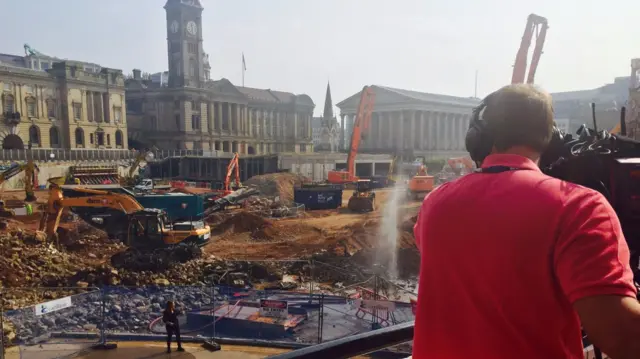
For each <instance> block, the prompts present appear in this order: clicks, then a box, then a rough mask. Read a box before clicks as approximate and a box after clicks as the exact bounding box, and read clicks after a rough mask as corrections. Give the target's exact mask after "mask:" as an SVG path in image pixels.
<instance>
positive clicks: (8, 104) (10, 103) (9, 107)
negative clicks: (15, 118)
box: [2, 95, 15, 113]
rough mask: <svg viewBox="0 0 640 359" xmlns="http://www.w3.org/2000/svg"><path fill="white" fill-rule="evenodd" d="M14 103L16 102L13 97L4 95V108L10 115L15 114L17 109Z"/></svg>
mask: <svg viewBox="0 0 640 359" xmlns="http://www.w3.org/2000/svg"><path fill="white" fill-rule="evenodd" d="M14 103H15V101H14V100H13V96H12V95H4V96H3V97H2V107H3V110H4V112H5V113H7V112H9V113H13V112H15V107H14Z"/></svg>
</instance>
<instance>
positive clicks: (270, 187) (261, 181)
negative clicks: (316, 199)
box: [244, 172, 309, 205]
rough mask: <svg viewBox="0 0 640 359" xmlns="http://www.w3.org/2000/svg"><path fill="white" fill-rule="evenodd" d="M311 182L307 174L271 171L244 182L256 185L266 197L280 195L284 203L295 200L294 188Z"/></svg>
mask: <svg viewBox="0 0 640 359" xmlns="http://www.w3.org/2000/svg"><path fill="white" fill-rule="evenodd" d="M306 182H309V179H308V178H306V177H305V176H302V175H299V174H294V173H288V172H283V173H270V174H266V175H260V176H254V177H251V178H249V179H248V180H247V181H245V182H244V184H245V185H247V186H254V187H255V188H256V189H257V190H258V191H259V192H260V193H261V194H262V195H263V196H265V197H279V199H280V202H282V203H283V204H284V205H290V204H291V203H292V202H293V189H294V187H296V186H301V185H302V184H303V183H306Z"/></svg>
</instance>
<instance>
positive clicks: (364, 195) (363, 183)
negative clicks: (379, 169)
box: [347, 180, 376, 212]
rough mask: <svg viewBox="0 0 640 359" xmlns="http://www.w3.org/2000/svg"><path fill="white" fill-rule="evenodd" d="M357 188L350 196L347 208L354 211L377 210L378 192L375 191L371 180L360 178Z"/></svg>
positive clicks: (356, 183)
mask: <svg viewBox="0 0 640 359" xmlns="http://www.w3.org/2000/svg"><path fill="white" fill-rule="evenodd" d="M355 185H356V188H355V191H353V195H352V196H351V198H349V202H348V203H347V208H349V210H351V211H353V212H372V211H374V210H375V199H376V194H375V193H374V192H373V183H372V182H371V180H358V181H356V182H355Z"/></svg>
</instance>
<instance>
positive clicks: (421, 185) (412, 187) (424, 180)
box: [407, 160, 435, 200]
mask: <svg viewBox="0 0 640 359" xmlns="http://www.w3.org/2000/svg"><path fill="white" fill-rule="evenodd" d="M421 162H422V164H420V167H418V171H417V172H416V174H415V175H414V176H413V177H411V179H410V180H409V181H408V182H407V197H408V198H409V200H423V199H424V197H425V196H426V195H427V194H428V193H429V192H431V191H433V188H434V183H435V180H434V178H435V177H434V176H429V174H428V173H427V166H425V165H424V160H421Z"/></svg>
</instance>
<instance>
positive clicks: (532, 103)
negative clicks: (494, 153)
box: [482, 84, 554, 153]
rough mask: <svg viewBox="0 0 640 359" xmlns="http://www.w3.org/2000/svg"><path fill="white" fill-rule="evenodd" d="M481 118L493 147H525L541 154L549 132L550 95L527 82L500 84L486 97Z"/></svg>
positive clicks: (550, 122)
mask: <svg viewBox="0 0 640 359" xmlns="http://www.w3.org/2000/svg"><path fill="white" fill-rule="evenodd" d="M482 119H483V120H484V121H486V125H487V128H488V131H489V134H490V136H491V138H492V140H493V145H494V146H495V148H496V150H498V151H500V152H502V151H506V150H508V149H509V148H511V147H514V146H527V147H530V148H531V149H533V150H535V151H537V152H540V153H542V152H544V150H545V149H546V148H547V146H548V145H549V141H550V140H551V136H552V134H553V126H554V121H553V105H552V100H551V95H549V94H548V93H547V92H546V91H544V90H542V89H540V88H538V87H536V86H534V85H529V84H513V85H508V86H504V87H503V88H501V89H499V90H498V91H496V92H494V93H492V94H490V95H489V96H488V97H487V99H486V107H485V109H484V113H483V114H482Z"/></svg>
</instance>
